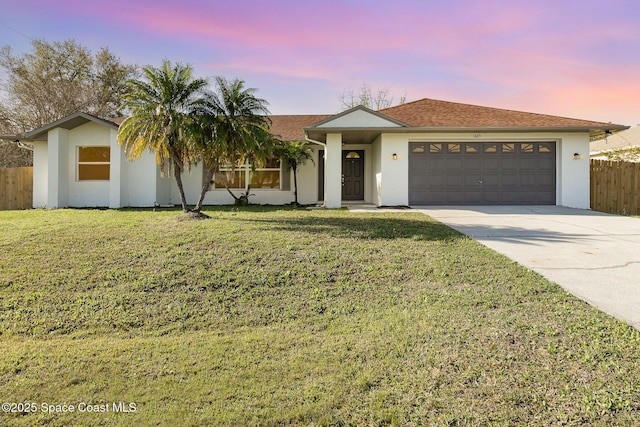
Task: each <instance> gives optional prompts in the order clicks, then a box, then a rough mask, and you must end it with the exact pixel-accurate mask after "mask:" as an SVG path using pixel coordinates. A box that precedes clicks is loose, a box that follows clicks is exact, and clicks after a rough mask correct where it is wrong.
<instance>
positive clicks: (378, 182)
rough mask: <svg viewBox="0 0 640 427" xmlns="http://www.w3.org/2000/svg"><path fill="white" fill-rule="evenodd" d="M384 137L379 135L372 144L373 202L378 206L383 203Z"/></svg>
mask: <svg viewBox="0 0 640 427" xmlns="http://www.w3.org/2000/svg"><path fill="white" fill-rule="evenodd" d="M381 147H382V137H381V136H379V137H378V138H376V140H375V141H373V144H372V150H371V154H372V159H371V174H372V185H371V202H372V203H374V204H375V205H376V206H381V205H382V158H381V152H382V148H381Z"/></svg>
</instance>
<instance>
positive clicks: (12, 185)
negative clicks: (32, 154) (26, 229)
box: [0, 167, 33, 211]
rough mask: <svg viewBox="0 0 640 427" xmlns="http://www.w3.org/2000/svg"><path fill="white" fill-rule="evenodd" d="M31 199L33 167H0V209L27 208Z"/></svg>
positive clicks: (30, 203) (31, 202)
mask: <svg viewBox="0 0 640 427" xmlns="http://www.w3.org/2000/svg"><path fill="white" fill-rule="evenodd" d="M32 200H33V168H32V167H30V168H5V169H3V168H0V210H2V211H6V210H13V209H29V208H31V206H32V204H33V201H32Z"/></svg>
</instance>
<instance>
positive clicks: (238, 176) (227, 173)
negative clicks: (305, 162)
mask: <svg viewBox="0 0 640 427" xmlns="http://www.w3.org/2000/svg"><path fill="white" fill-rule="evenodd" d="M247 180H250V183H251V188H252V189H253V188H262V189H271V190H279V189H280V159H269V160H267V162H266V163H265V165H264V167H261V168H256V169H255V170H253V171H252V170H251V166H250V165H248V164H245V165H243V166H239V167H237V168H235V169H233V168H231V167H230V166H229V167H226V168H220V171H219V172H218V173H217V174H216V175H215V177H214V179H213V180H212V181H211V182H210V183H209V190H215V189H221V188H226V187H229V188H232V189H233V188H236V189H244V188H247V184H248V183H247Z"/></svg>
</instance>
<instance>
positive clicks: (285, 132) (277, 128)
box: [269, 114, 332, 141]
mask: <svg viewBox="0 0 640 427" xmlns="http://www.w3.org/2000/svg"><path fill="white" fill-rule="evenodd" d="M331 116H332V115H331V114H315V115H314V114H310V115H276V116H269V118H270V119H271V133H272V134H273V135H274V136H275V137H276V138H280V139H282V140H283V141H295V140H299V141H304V128H305V127H308V126H311V125H313V124H315V123H318V122H319V121H322V120H325V119H327V118H329V117H331Z"/></svg>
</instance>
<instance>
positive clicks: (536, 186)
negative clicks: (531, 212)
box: [409, 142, 556, 205]
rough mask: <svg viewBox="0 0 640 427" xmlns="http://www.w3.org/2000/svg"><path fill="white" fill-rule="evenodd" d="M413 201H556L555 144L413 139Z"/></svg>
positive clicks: (484, 203) (512, 203) (509, 203)
mask: <svg viewBox="0 0 640 427" xmlns="http://www.w3.org/2000/svg"><path fill="white" fill-rule="evenodd" d="M409 204H412V205H555V204H556V144H555V142H460V143H456V142H419V143H418V142H411V143H409Z"/></svg>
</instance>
